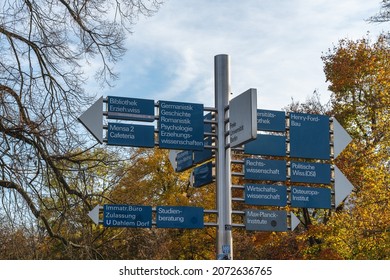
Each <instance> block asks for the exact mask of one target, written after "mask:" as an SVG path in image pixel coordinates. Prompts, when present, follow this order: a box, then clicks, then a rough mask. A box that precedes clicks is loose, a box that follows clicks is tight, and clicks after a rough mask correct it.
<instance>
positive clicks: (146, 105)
mask: <svg viewBox="0 0 390 280" xmlns="http://www.w3.org/2000/svg"><path fill="white" fill-rule="evenodd" d="M107 103H108V104H107V118H109V119H121V120H136V121H148V122H153V121H154V100H149V99H138V98H127V97H115V96H108V97H107Z"/></svg>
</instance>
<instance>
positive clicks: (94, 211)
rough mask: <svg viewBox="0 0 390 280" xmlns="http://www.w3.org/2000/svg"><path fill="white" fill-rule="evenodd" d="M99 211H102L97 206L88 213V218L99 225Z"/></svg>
mask: <svg viewBox="0 0 390 280" xmlns="http://www.w3.org/2000/svg"><path fill="white" fill-rule="evenodd" d="M99 210H100V205H96V206H95V208H93V209H92V210H91V211H90V212H89V213H88V217H90V218H91V220H92V221H93V222H94V223H95V224H97V225H98V224H99Z"/></svg>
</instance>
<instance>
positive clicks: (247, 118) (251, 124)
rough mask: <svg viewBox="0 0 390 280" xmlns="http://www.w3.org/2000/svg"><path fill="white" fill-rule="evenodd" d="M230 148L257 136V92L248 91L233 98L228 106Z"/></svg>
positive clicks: (253, 90)
mask: <svg viewBox="0 0 390 280" xmlns="http://www.w3.org/2000/svg"><path fill="white" fill-rule="evenodd" d="M229 120H230V147H232V148H234V147H237V146H239V145H242V144H244V143H246V142H248V141H250V140H253V139H256V136H257V90H256V89H253V88H251V89H249V90H247V91H245V92H244V93H242V94H240V95H239V96H237V97H235V98H233V99H232V100H231V101H230V105H229Z"/></svg>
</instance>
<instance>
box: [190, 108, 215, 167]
mask: <svg viewBox="0 0 390 280" xmlns="http://www.w3.org/2000/svg"><path fill="white" fill-rule="evenodd" d="M211 119H212V116H211V113H208V114H206V115H205V116H204V120H205V121H206V120H211ZM204 132H205V133H206V132H209V133H211V132H212V127H211V123H205V124H204ZM211 144H212V139H211V136H207V137H205V139H204V145H205V146H206V145H207V146H211ZM212 157H213V153H212V151H211V149H204V150H202V151H194V163H195V164H199V163H202V162H205V161H207V160H209V159H211V158H212Z"/></svg>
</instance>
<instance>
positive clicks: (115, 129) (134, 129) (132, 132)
mask: <svg viewBox="0 0 390 280" xmlns="http://www.w3.org/2000/svg"><path fill="white" fill-rule="evenodd" d="M107 144H108V145H117V146H127V147H147V148H153V147H154V126H151V125H136V124H125V123H108V131H107Z"/></svg>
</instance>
